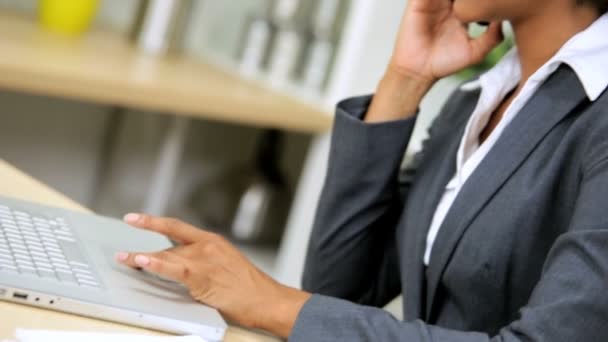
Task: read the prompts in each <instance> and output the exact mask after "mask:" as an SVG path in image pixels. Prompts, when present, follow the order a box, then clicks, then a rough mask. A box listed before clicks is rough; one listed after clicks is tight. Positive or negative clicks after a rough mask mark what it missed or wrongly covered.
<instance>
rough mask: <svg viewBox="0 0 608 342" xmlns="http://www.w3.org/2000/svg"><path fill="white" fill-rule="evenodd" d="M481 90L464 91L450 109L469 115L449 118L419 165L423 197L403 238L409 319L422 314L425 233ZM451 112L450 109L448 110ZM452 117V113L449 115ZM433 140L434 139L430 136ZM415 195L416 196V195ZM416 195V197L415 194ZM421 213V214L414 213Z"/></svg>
mask: <svg viewBox="0 0 608 342" xmlns="http://www.w3.org/2000/svg"><path fill="white" fill-rule="evenodd" d="M479 94H480V92H479V91H475V92H469V93H467V94H465V95H464V96H463V98H462V100H461V101H460V102H459V103H457V104H455V105H454V106H453V107H452V108H447V110H458V111H459V112H462V113H466V115H461V114H459V115H456V117H457V118H458V119H457V121H456V122H450V123H449V124H450V126H451V127H453V128H454V129H453V130H452V131H451V132H450V133H449V134H448V135H447V136H446V137H445V138H443V139H440V140H439V141H436V142H434V143H433V145H432V146H428V147H427V146H425V149H424V154H425V155H430V156H432V157H431V158H424V163H425V164H426V165H420V167H419V172H423V173H424V174H422V175H421V176H420V177H417V178H416V186H417V188H418V189H419V190H418V191H422V193H423V195H422V196H421V200H419V201H418V200H417V201H415V202H412V203H411V205H410V208H409V212H410V213H412V214H411V215H408V216H407V217H406V219H407V220H408V221H407V222H408V223H407V225H406V226H407V227H410V228H409V229H406V231H405V233H404V237H403V238H402V239H400V240H401V243H402V248H401V251H402V252H401V253H402V254H403V257H402V260H403V261H402V262H403V263H404V269H405V270H407V275H406V279H407V280H406V282H407V284H406V286H404V297H405V298H407V300H405V301H404V302H405V304H406V305H405V308H404V315H405V317H406V319H409V320H415V319H420V318H422V317H423V315H424V313H425V311H424V299H425V297H424V290H425V288H426V283H425V275H424V264H423V257H424V251H425V247H426V235H427V233H428V229H429V228H430V225H431V221H432V219H433V214H434V210H435V208H436V207H437V204H438V203H439V200H440V199H441V196H442V195H443V193H444V191H445V186H446V184H447V183H448V182H449V181H450V179H451V178H452V177H453V176H454V174H455V172H456V153H457V151H458V146H459V144H460V140H461V138H462V135H463V134H464V129H465V126H466V123H467V122H468V119H469V118H470V116H471V114H472V113H473V110H474V109H475V106H476V105H477V102H478V100H479ZM445 114H449V113H445ZM448 116H449V117H452V116H453V115H448ZM431 141H433V140H431ZM413 197H416V196H413ZM416 198H417V197H416ZM414 213H419V214H414Z"/></svg>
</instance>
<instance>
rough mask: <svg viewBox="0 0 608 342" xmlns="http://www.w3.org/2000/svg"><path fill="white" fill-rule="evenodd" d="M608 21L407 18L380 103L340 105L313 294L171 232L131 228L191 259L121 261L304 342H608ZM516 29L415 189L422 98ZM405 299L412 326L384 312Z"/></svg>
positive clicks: (428, 151)
mask: <svg viewBox="0 0 608 342" xmlns="http://www.w3.org/2000/svg"><path fill="white" fill-rule="evenodd" d="M607 5H608V1H606V0H585V1H583V0H534V1H530V0H410V1H409V4H408V6H407V10H406V13H405V16H404V20H403V24H402V27H401V30H400V34H399V38H398V41H397V44H396V48H395V50H394V55H393V58H392V59H391V62H390V65H389V66H388V68H387V71H386V74H385V76H384V78H383V79H382V81H381V82H380V84H379V86H378V89H377V93H376V94H375V96H373V98H372V97H361V98H354V99H349V100H346V101H344V102H342V103H340V104H339V105H338V108H337V114H336V122H335V127H334V132H333V141H332V145H331V152H330V153H331V154H330V163H329V169H328V175H327V180H326V184H325V189H324V191H323V194H322V197H321V201H320V204H319V208H318V213H317V218H316V223H315V227H314V231H313V235H312V238H311V242H310V248H309V255H308V259H307V264H306V271H305V274H304V284H303V285H304V289H305V290H306V291H307V292H303V291H298V290H295V289H290V288H287V287H284V286H282V285H280V284H278V283H276V282H275V281H273V280H272V279H270V278H269V277H268V276H266V275H264V274H262V273H261V272H260V271H259V270H257V269H256V268H255V267H254V266H252V265H251V263H250V262H249V261H247V260H246V258H245V257H243V255H242V254H241V253H239V252H238V251H237V250H236V249H235V248H234V247H232V246H231V245H230V244H229V243H228V242H226V241H225V240H223V239H222V238H220V237H217V236H215V235H213V234H210V233H206V232H204V231H201V230H198V229H196V228H194V227H191V226H188V225H187V224H185V223H182V222H179V221H175V220H171V219H163V218H155V217H148V216H145V215H137V214H131V215H128V216H127V217H126V220H127V222H128V223H130V224H132V225H134V226H136V227H140V228H144V229H149V230H152V231H156V232H159V233H162V234H166V235H167V236H169V237H171V238H173V239H175V240H178V241H180V242H182V243H183V244H182V245H181V246H179V247H176V248H175V249H172V250H168V251H163V252H159V253H155V254H138V253H120V254H119V255H118V259H119V260H120V261H121V262H124V263H125V264H127V265H131V266H138V267H144V268H146V269H148V270H150V271H152V272H158V273H160V274H163V275H165V276H168V277H171V278H173V279H176V280H178V281H181V282H183V283H184V284H185V285H186V286H188V288H189V289H190V291H191V293H192V295H193V296H194V297H195V298H196V299H197V300H199V301H200V302H202V303H205V304H209V305H211V306H214V307H217V308H218V309H219V310H220V311H221V312H223V313H224V314H225V315H226V316H227V317H228V318H230V319H233V320H235V321H236V322H238V323H241V324H243V325H245V326H248V327H255V328H261V329H265V330H267V331H270V332H272V333H274V334H276V335H279V336H281V337H284V338H289V339H290V340H293V341H387V342H388V341H404V342H439V341H441V342H444V341H449V342H459V341H461V342H482V341H496V342H498V341H505V342H506V341H509V342H515V341H518V342H523V341H536V342H541V341H543V342H560V341H564V342H575V341H576V342H578V341H580V342H583V341H584V342H593V341H598V342H600V341H606V339H608V210H606V201H605V200H604V199H605V198H606V194H608V95H606V91H605V90H606V87H607V85H608V15H606V16H603V13H605V11H606V10H607V9H608V6H607ZM479 21H485V22H490V23H491V24H490V26H489V28H488V29H487V32H486V33H485V34H484V35H482V36H481V37H479V38H476V39H471V38H469V36H468V34H467V30H466V25H464V23H469V22H479ZM502 21H509V22H511V24H512V26H513V29H514V33H515V40H516V43H517V49H516V50H514V51H512V52H511V53H510V54H509V55H507V56H506V57H505V58H504V59H503V60H502V61H501V62H500V63H499V64H498V65H497V66H496V67H495V68H494V69H492V70H491V71H489V72H487V73H486V74H484V75H482V76H481V77H479V78H478V79H475V80H472V81H471V82H468V83H465V84H464V85H463V86H461V87H460V88H459V89H458V90H457V91H456V92H455V93H454V94H453V95H452V97H451V98H450V100H449V101H448V102H447V104H446V105H445V108H444V109H443V111H442V112H441V114H440V115H439V117H438V119H437V120H436V121H435V123H434V124H433V125H432V128H431V130H430V137H429V139H428V140H427V142H426V144H425V145H424V149H423V151H422V152H421V153H420V154H419V155H418V156H417V157H416V159H415V161H414V162H413V163H412V165H410V166H409V167H408V168H407V170H405V171H403V172H400V171H399V169H400V163H401V159H402V155H403V153H404V151H405V148H406V146H407V144H408V140H409V139H410V134H411V132H412V129H413V127H414V123H415V121H416V113H417V108H418V106H419V103H420V100H421V98H422V97H423V96H424V95H425V94H426V93H427V91H428V90H429V88H430V87H431V86H432V85H433V84H434V83H435V81H436V80H438V79H440V78H441V77H444V76H447V75H450V74H452V73H454V72H457V71H458V70H461V69H463V68H466V67H468V66H470V65H473V64H476V63H478V62H480V61H481V60H482V59H483V58H484V56H486V55H487V53H488V52H489V51H490V50H491V49H492V48H493V47H495V46H496V45H497V44H498V43H499V42H500V41H501V40H502V35H501V29H500V23H501V22H502ZM362 24H364V23H362ZM399 294H403V296H404V306H403V311H404V316H405V319H404V321H398V320H396V319H394V318H393V317H392V316H391V315H389V314H388V313H386V312H385V311H383V310H381V309H378V307H382V306H383V305H385V304H387V303H388V302H389V301H390V300H392V299H393V298H395V297H396V296H397V295H399ZM338 298H339V299H338Z"/></svg>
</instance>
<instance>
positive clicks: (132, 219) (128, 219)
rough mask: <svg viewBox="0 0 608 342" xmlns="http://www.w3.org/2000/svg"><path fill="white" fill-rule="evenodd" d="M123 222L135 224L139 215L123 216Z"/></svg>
mask: <svg viewBox="0 0 608 342" xmlns="http://www.w3.org/2000/svg"><path fill="white" fill-rule="evenodd" d="M123 220H125V222H131V223H133V222H137V221H138V220H139V214H133V213H131V214H127V215H125V217H123Z"/></svg>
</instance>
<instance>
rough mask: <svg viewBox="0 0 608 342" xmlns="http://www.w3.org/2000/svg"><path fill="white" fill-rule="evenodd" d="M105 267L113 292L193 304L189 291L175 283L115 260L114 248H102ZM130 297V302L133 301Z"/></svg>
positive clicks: (107, 280)
mask: <svg viewBox="0 0 608 342" xmlns="http://www.w3.org/2000/svg"><path fill="white" fill-rule="evenodd" d="M101 251H102V254H103V259H104V261H105V262H104V263H105V265H103V266H102V268H103V269H104V272H103V274H102V277H103V278H104V281H105V282H106V284H108V287H109V288H110V289H111V291H112V292H126V293H127V294H128V295H129V296H136V297H139V296H142V297H144V299H146V300H148V301H149V300H150V299H151V297H152V298H157V299H161V300H165V301H170V302H172V303H180V302H181V303H192V302H193V301H194V300H193V299H192V298H191V297H190V294H189V292H188V289H187V288H186V287H184V286H183V285H181V284H179V283H176V282H174V281H171V280H168V279H165V278H163V277H160V276H157V275H155V274H152V273H150V272H147V271H142V270H136V269H132V268H130V267H128V266H125V265H122V264H119V263H118V262H117V261H116V260H115V254H116V251H115V250H113V248H110V247H105V248H101ZM134 299H136V298H134V297H130V298H129V301H133V300H134Z"/></svg>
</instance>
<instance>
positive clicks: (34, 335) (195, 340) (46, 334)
mask: <svg viewBox="0 0 608 342" xmlns="http://www.w3.org/2000/svg"><path fill="white" fill-rule="evenodd" d="M15 337H16V339H17V341H18V342H82V341H86V342H123V341H124V342H127V341H128V342H205V340H204V339H202V338H201V337H198V336H146V335H134V334H108V333H90V332H65V331H49V330H25V329H17V332H16V333H15Z"/></svg>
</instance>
